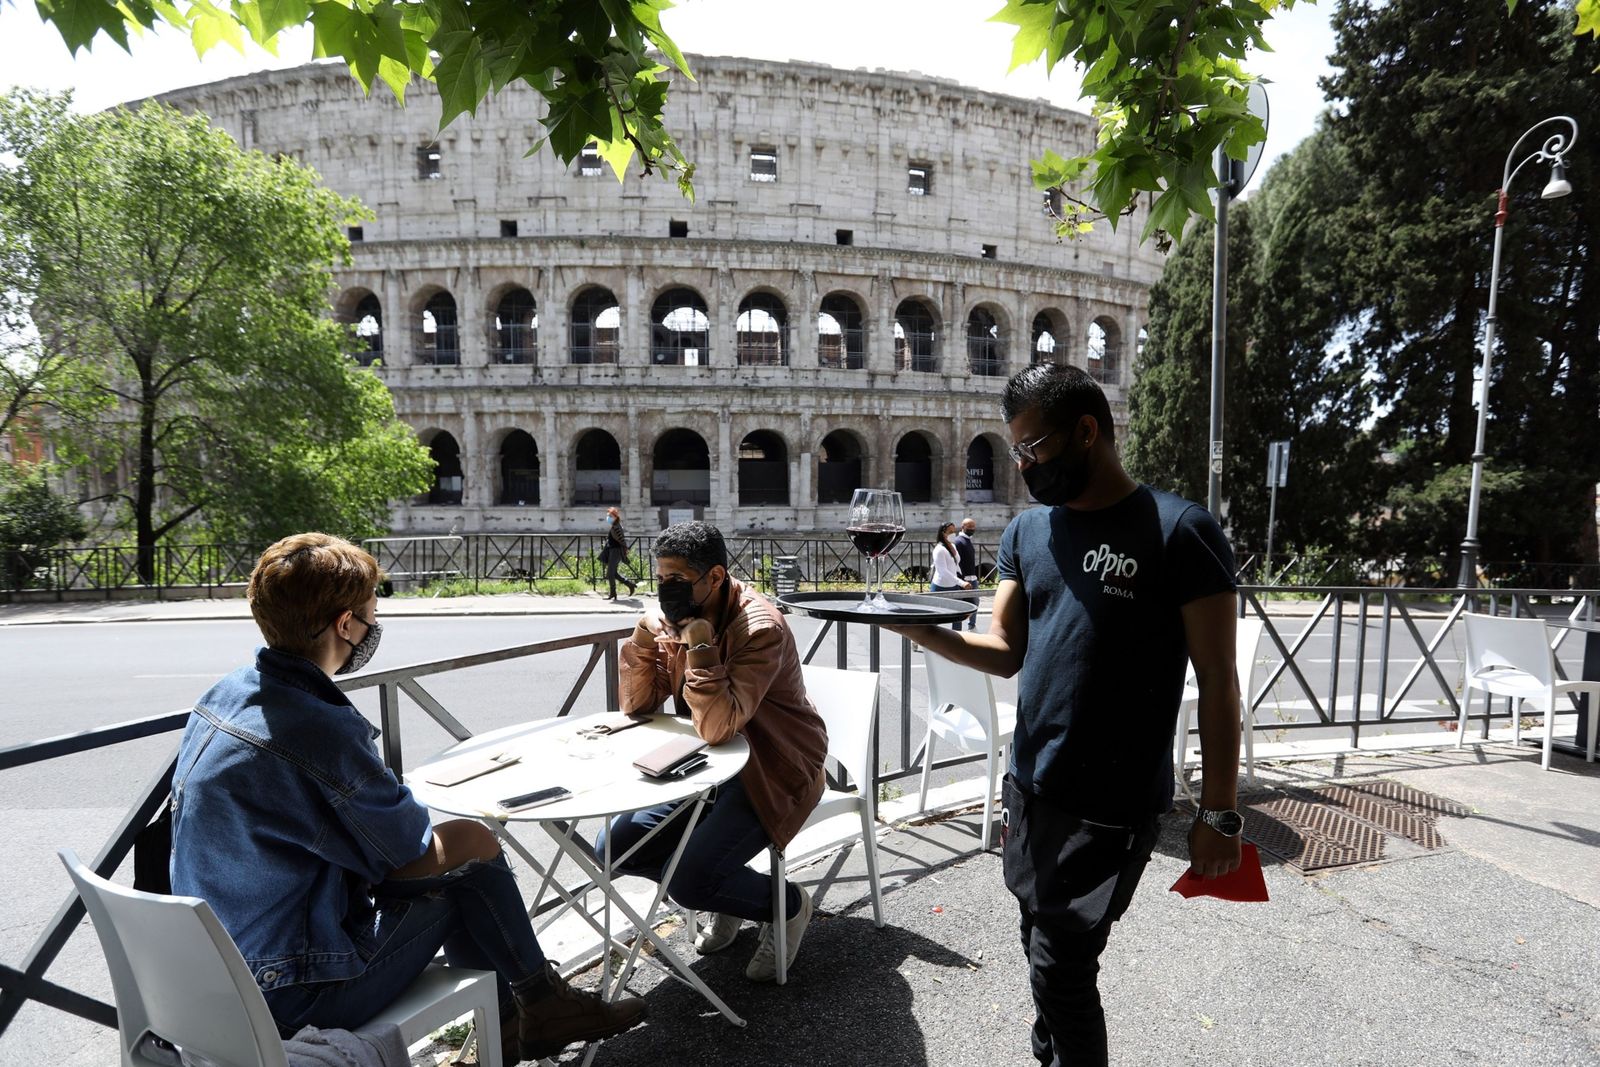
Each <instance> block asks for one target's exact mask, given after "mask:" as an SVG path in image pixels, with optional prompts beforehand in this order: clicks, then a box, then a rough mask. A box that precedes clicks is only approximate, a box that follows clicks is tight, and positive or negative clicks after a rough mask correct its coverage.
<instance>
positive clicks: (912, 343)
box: [894, 299, 939, 372]
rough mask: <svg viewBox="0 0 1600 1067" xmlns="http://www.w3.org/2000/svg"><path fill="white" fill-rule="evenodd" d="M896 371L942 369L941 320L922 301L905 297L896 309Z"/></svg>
mask: <svg viewBox="0 0 1600 1067" xmlns="http://www.w3.org/2000/svg"><path fill="white" fill-rule="evenodd" d="M894 365H895V369H896V370H915V371H930V372H931V371H937V370H938V369H939V320H938V318H937V317H936V316H935V315H934V313H933V308H931V307H929V306H928V304H927V303H926V302H924V301H922V300H915V299H912V300H902V301H901V302H900V306H899V307H897V308H895V310H894Z"/></svg>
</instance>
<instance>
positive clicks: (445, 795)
mask: <svg viewBox="0 0 1600 1067" xmlns="http://www.w3.org/2000/svg"><path fill="white" fill-rule="evenodd" d="M603 718H606V716H585V717H582V718H570V719H565V718H563V719H544V720H540V721H538V722H530V723H525V724H523V725H520V726H509V727H506V728H505V729H501V730H495V731H492V732H490V733H485V734H478V735H476V736H474V737H471V738H468V739H467V740H465V741H463V742H461V743H460V744H458V745H456V746H455V747H453V748H451V749H450V750H448V751H447V752H444V753H441V754H440V755H439V756H437V757H435V758H434V759H432V760H430V761H428V762H427V763H425V764H422V765H420V766H418V767H416V768H414V769H412V770H411V771H410V772H408V773H407V774H406V784H407V785H409V786H410V787H411V789H412V791H413V792H414V793H415V794H416V796H417V799H419V800H420V801H422V803H424V804H426V805H427V806H428V807H430V808H433V809H434V810H436V811H442V812H445V813H447V814H451V815H461V816H467V817H470V818H475V819H481V820H482V821H483V822H484V823H485V824H486V825H488V826H489V828H490V829H492V830H493V831H494V832H495V833H496V834H497V835H498V836H499V837H500V838H501V839H502V840H503V841H504V842H505V843H506V845H507V846H508V847H510V848H512V849H514V850H515V851H516V852H517V854H518V855H520V856H521V857H522V858H523V860H524V861H525V862H526V863H527V864H528V865H529V867H530V868H532V869H533V870H534V871H535V872H536V873H537V874H539V875H540V885H539V890H538V893H537V894H536V896H535V898H534V902H533V904H532V906H531V907H530V908H529V911H530V914H532V913H536V912H537V911H538V908H539V906H540V904H541V903H542V902H543V899H544V896H545V894H546V893H547V892H550V891H554V892H555V893H556V894H558V895H559V896H560V897H561V898H562V900H563V901H564V902H565V904H564V905H563V907H561V908H558V909H557V910H556V912H555V914H554V915H552V916H551V918H550V919H549V920H547V921H546V922H545V923H544V924H543V925H545V926H548V925H549V922H550V921H554V918H555V916H556V915H559V914H560V913H561V912H562V911H564V910H566V908H568V907H570V908H571V909H572V910H573V911H574V912H575V913H576V914H578V915H580V916H582V917H583V919H584V921H585V922H587V923H588V924H589V925H590V926H591V927H592V928H593V929H594V931H595V932H596V933H597V934H599V935H600V937H601V938H602V939H603V944H604V946H605V948H606V949H607V950H610V949H615V950H616V951H618V952H619V953H624V954H625V955H626V957H627V959H626V962H625V963H624V964H623V968H622V970H621V971H620V972H619V973H618V975H617V977H616V981H615V982H611V981H609V977H608V976H609V973H610V968H609V967H606V966H603V967H602V973H603V977H602V979H601V982H602V986H601V988H602V993H603V994H604V995H605V996H607V997H608V998H615V997H616V995H617V994H618V992H619V991H620V990H621V989H622V987H623V986H624V985H625V984H626V983H627V981H628V978H629V977H630V976H631V975H632V973H633V968H634V965H635V964H636V963H637V962H638V959H639V953H640V949H641V948H642V947H643V945H644V942H645V941H646V940H648V941H649V942H650V944H652V945H653V946H655V950H656V952H657V954H658V955H659V958H660V959H662V960H664V961H666V963H667V965H668V966H669V967H670V968H671V970H670V971H668V972H667V973H668V974H673V973H676V975H677V977H679V978H681V979H682V980H683V981H684V982H685V983H687V984H688V985H689V986H691V987H693V988H694V989H695V990H696V991H697V992H699V994H700V995H701V996H703V997H705V998H706V1000H707V1001H708V1002H709V1003H710V1004H711V1005H712V1006H713V1007H715V1008H716V1009H717V1010H718V1011H719V1012H721V1013H722V1014H723V1016H724V1017H725V1018H727V1020H728V1021H729V1022H731V1023H733V1024H734V1025H736V1026H743V1025H745V1021H744V1019H742V1018H740V1017H739V1016H738V1015H737V1014H736V1013H735V1012H734V1011H733V1009H732V1008H730V1007H728V1005H727V1004H725V1003H724V1002H723V1000H722V998H721V997H719V996H717V994H716V993H714V992H713V991H712V990H711V988H710V987H709V986H707V985H706V984H705V982H704V981H702V980H701V978H700V976H699V975H697V974H695V972H694V971H692V970H691V969H690V968H689V966H688V964H686V963H685V962H684V961H683V960H682V959H680V958H679V957H678V955H677V954H676V953H674V952H673V951H672V950H671V949H670V948H669V947H667V945H666V943H665V939H664V938H662V937H660V936H659V935H658V934H657V933H656V931H655V922H656V917H657V915H658V913H659V912H660V910H661V905H662V901H663V900H664V899H665V897H666V892H667V891H666V886H667V884H668V883H669V882H670V881H671V880H672V873H673V871H675V870H676V869H677V866H678V860H679V858H680V857H681V856H682V855H683V849H684V845H685V844H687V843H688V840H689V833H688V831H689V830H690V829H692V828H693V827H694V825H695V823H696V821H697V820H698V818H699V815H700V812H701V810H702V809H703V808H704V807H705V805H706V803H707V801H708V800H709V798H710V797H711V793H712V791H713V790H714V789H716V787H717V786H718V785H721V784H722V783H723V782H726V781H728V780H729V779H731V778H733V777H734V775H736V774H738V773H739V772H740V771H741V770H743V769H744V765H745V761H746V760H748V759H749V757H750V748H749V745H748V744H746V742H745V739H744V738H743V737H742V736H737V737H735V738H734V739H733V740H731V741H729V742H728V743H726V744H722V745H717V746H716V747H714V748H707V749H705V754H706V757H707V759H706V762H705V764H704V765H702V766H701V767H700V768H699V769H698V770H696V771H694V772H692V773H690V774H688V775H687V776H685V777H683V778H680V779H671V780H666V781H659V780H656V779H652V778H648V777H646V776H645V775H644V774H642V773H640V771H639V770H638V768H636V767H634V766H633V761H634V760H636V759H638V758H639V757H640V756H642V755H644V754H645V753H647V752H649V751H650V750H651V749H654V748H656V747H658V746H659V745H662V744H664V743H666V742H668V741H671V740H673V739H674V738H676V737H681V736H685V735H693V734H694V727H693V725H692V724H691V723H690V722H689V720H687V719H680V718H678V717H676V716H673V715H664V714H663V715H656V716H655V717H654V718H653V719H652V720H651V721H650V722H648V723H646V724H645V725H643V726H636V727H633V728H631V729H627V730H623V731H621V732H618V733H614V734H606V735H601V736H586V735H585V734H584V733H583V732H582V731H584V730H586V729H587V728H588V727H591V726H592V725H593V724H594V723H595V722H598V721H600V720H601V719H603ZM495 753H506V754H508V755H515V756H517V757H518V762H517V763H515V764H513V765H512V766H509V767H506V768H505V769H503V770H498V771H495V772H493V773H491V774H485V775H482V776H481V777H478V778H473V779H471V780H469V781H466V782H462V783H460V784H459V785H454V786H448V787H445V786H438V785H434V784H432V783H430V782H428V781H426V780H425V779H426V778H427V776H428V774H429V773H430V769H433V768H437V767H438V765H439V764H441V763H444V762H446V761H454V760H456V759H459V758H461V757H463V756H468V755H470V754H480V755H488V754H495ZM548 786H565V787H566V788H567V789H570V790H571V791H572V795H571V796H569V797H566V798H564V799H562V800H558V801H555V802H553V803H547V804H541V805H539V806H538V807H534V808H527V809H524V810H522V811H516V812H509V813H508V812H505V811H503V810H501V809H500V807H499V805H498V801H499V800H500V799H502V798H505V797H512V796H516V795H518V794H521V793H529V792H532V791H533V790H536V789H543V788H546V787H548ZM676 801H685V802H686V803H684V804H682V805H681V806H680V807H679V808H678V810H677V811H676V812H674V813H673V815H672V817H671V818H669V819H667V820H665V821H663V822H662V823H661V824H660V825H658V826H657V827H656V828H655V829H654V830H652V831H651V832H650V834H649V835H647V836H646V837H645V838H644V839H643V840H642V841H640V843H639V844H640V845H642V844H644V842H645V841H648V840H649V839H650V838H651V837H654V836H655V835H656V834H658V833H669V834H670V833H676V834H678V842H677V847H676V848H674V849H673V852H672V858H671V860H670V861H669V862H668V864H667V866H666V869H665V873H664V875H663V877H662V879H661V883H660V885H658V886H657V887H656V890H655V893H654V895H653V896H652V898H651V903H650V907H649V910H648V911H647V912H646V913H645V914H642V915H641V914H640V913H639V912H638V911H637V910H636V909H635V908H634V907H633V906H632V905H630V904H629V903H628V901H627V900H626V899H624V898H623V896H622V894H621V893H619V892H618V891H617V889H616V887H615V886H614V884H613V881H614V878H615V876H616V870H617V867H618V866H619V865H620V864H621V863H622V862H623V861H625V860H626V859H627V857H628V856H629V855H632V852H631V851H630V852H629V853H626V854H624V855H622V856H616V857H613V856H612V855H611V843H610V842H611V837H610V835H609V834H607V835H606V847H605V850H604V851H605V854H604V855H603V856H599V857H596V856H595V855H594V854H593V852H592V851H591V849H590V846H589V845H588V843H587V842H586V841H585V840H584V839H583V838H581V837H579V836H578V834H577V828H578V824H579V823H580V822H581V821H583V820H586V819H609V818H610V816H613V815H620V814H622V813H624V812H629V811H637V810H639V809H640V808H649V807H654V806H656V805H658V804H667V803H673V802H676ZM509 823H528V824H533V825H537V826H539V827H541V828H543V829H544V831H545V832H546V833H547V834H549V836H550V839H551V840H552V841H554V842H555V845H556V849H557V852H556V856H555V859H554V860H552V861H550V862H549V863H548V864H545V863H541V862H540V861H539V860H538V859H536V858H535V857H534V856H533V855H532V853H530V852H529V851H528V849H527V848H525V847H524V846H523V845H522V843H521V842H520V841H518V840H517V839H516V838H515V837H514V836H513V835H512V834H511V833H510V832H509V828H508V824H509ZM635 848H638V846H637V845H636V846H635ZM563 858H565V859H569V860H571V861H572V863H573V865H574V866H576V867H577V868H578V869H579V870H580V871H581V872H583V874H584V875H585V876H586V877H587V878H588V879H589V880H590V881H591V882H593V884H594V886H595V888H596V889H598V890H599V891H600V892H601V893H602V894H604V897H605V906H604V920H603V921H597V920H596V919H595V917H594V916H593V915H591V914H590V913H589V910H588V909H587V908H585V907H584V906H583V905H582V904H581V903H580V902H579V900H578V899H577V898H576V897H575V896H574V895H573V894H572V893H571V892H569V891H568V890H567V889H566V888H565V887H564V886H563V885H562V884H561V882H560V880H559V879H557V878H556V877H555V873H556V869H557V867H558V866H559V865H560V863H561V860H562V859H563ZM613 908H615V909H616V910H617V911H619V912H621V913H622V915H623V916H624V918H625V919H626V920H627V922H628V923H630V924H631V925H632V926H633V929H634V930H635V931H636V933H637V936H635V937H634V939H633V944H632V945H631V946H628V945H624V944H623V943H621V942H620V941H618V940H617V938H616V937H615V936H614V935H613V933H612V930H611V912H612V909H613ZM607 954H608V953H607V952H603V953H602V960H604V959H605V957H606V955H607Z"/></svg>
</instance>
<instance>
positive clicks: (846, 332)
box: [817, 289, 867, 503]
mask: <svg viewBox="0 0 1600 1067" xmlns="http://www.w3.org/2000/svg"><path fill="white" fill-rule="evenodd" d="M865 306H866V303H865V301H863V300H862V299H861V298H860V297H859V296H857V295H856V294H855V293H852V292H849V291H848V290H843V289H841V290H836V291H834V292H831V293H829V294H828V295H827V296H825V297H823V298H822V302H821V303H820V304H818V305H817V365H818V366H822V367H837V368H840V369H842V370H861V369H863V368H865V367H866V365H867V317H866V315H865V313H863V312H862V310H861V309H862V308H863V307H865ZM846 503H849V501H846Z"/></svg>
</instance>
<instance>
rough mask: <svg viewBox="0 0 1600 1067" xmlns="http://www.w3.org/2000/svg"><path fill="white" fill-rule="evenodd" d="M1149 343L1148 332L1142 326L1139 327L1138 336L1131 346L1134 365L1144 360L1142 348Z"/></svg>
mask: <svg viewBox="0 0 1600 1067" xmlns="http://www.w3.org/2000/svg"><path fill="white" fill-rule="evenodd" d="M1149 343H1150V331H1149V330H1148V329H1146V328H1145V327H1143V326H1141V327H1139V335H1138V337H1136V338H1135V339H1134V344H1133V361H1134V363H1135V364H1137V363H1138V362H1139V360H1141V359H1143V358H1144V346H1145V345H1147V344H1149Z"/></svg>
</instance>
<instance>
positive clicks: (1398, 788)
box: [1184, 780, 1469, 872]
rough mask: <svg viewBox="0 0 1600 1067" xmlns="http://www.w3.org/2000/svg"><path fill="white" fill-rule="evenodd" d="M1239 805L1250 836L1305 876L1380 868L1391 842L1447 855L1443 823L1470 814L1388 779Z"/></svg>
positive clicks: (1250, 798)
mask: <svg viewBox="0 0 1600 1067" xmlns="http://www.w3.org/2000/svg"><path fill="white" fill-rule="evenodd" d="M1239 801H1240V803H1239V807H1240V810H1241V811H1243V812H1244V815H1245V836H1246V837H1247V838H1249V839H1250V840H1251V841H1252V842H1254V843H1255V844H1256V845H1257V846H1258V847H1260V848H1264V849H1266V850H1267V851H1268V852H1271V853H1272V854H1273V855H1275V856H1278V857H1279V858H1281V859H1283V860H1284V861H1285V862H1287V863H1289V864H1290V865H1292V866H1294V867H1297V868H1298V869H1299V870H1301V871H1302V872H1310V871H1318V870H1326V869H1328V868H1332V867H1348V866H1350V865H1352V864H1358V863H1376V862H1379V861H1380V860H1382V859H1384V858H1385V845H1386V842H1387V840H1388V839H1389V838H1390V837H1394V838H1403V839H1404V840H1406V841H1410V842H1412V843H1413V844H1414V845H1416V846H1418V847H1420V848H1423V849H1427V850H1430V851H1432V850H1434V849H1438V848H1442V847H1443V846H1444V839H1443V838H1442V837H1440V836H1439V830H1438V825H1437V821H1438V818H1439V817H1440V816H1441V815H1449V816H1455V817H1463V816H1465V815H1467V814H1468V813H1469V812H1468V809H1467V808H1465V807H1463V806H1462V805H1460V804H1457V803H1456V802H1455V801H1453V800H1447V799H1445V798H1444V797H1437V796H1434V795H1432V794H1431V793H1424V792H1422V791H1421V790H1417V789H1412V788H1410V787H1408V786H1404V785H1401V784H1400V783H1399V782H1389V781H1381V780H1380V781H1372V782H1358V783H1350V784H1346V785H1330V786H1323V787H1321V788H1319V789H1286V790H1269V791H1266V792H1261V793H1253V794H1241V795H1240V797H1239ZM1184 806H1185V807H1187V808H1189V809H1190V810H1191V811H1192V810H1193V805H1192V803H1186V804H1185V805H1184ZM1402 851H1404V850H1402Z"/></svg>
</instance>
